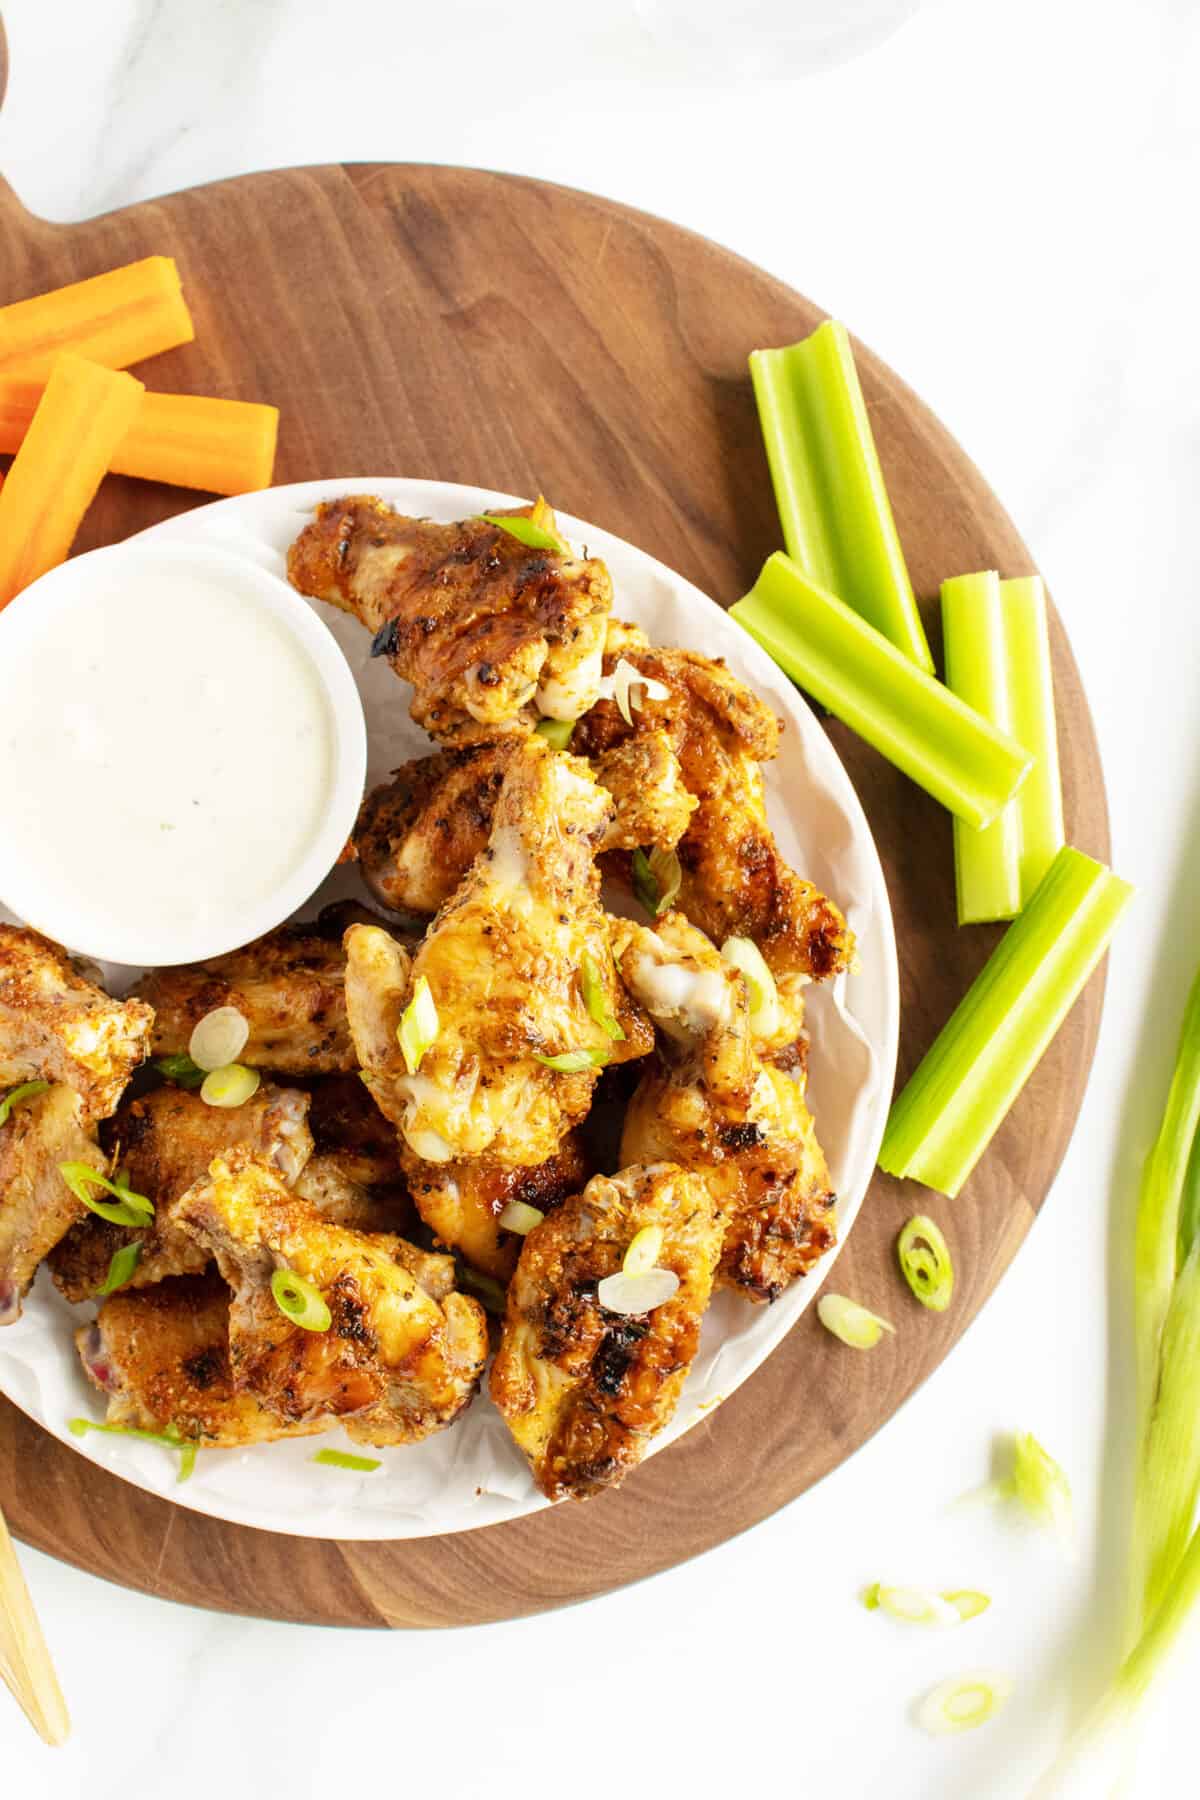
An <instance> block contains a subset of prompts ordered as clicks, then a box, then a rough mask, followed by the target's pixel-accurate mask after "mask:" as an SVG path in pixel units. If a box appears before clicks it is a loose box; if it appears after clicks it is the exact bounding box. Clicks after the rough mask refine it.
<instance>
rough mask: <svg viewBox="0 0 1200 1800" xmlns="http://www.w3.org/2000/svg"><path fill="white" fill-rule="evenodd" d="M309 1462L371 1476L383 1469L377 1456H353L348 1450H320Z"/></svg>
mask: <svg viewBox="0 0 1200 1800" xmlns="http://www.w3.org/2000/svg"><path fill="white" fill-rule="evenodd" d="M309 1461H310V1462H315V1463H322V1464H323V1465H324V1466H325V1468H327V1469H353V1470H354V1471H355V1473H356V1474H359V1475H370V1474H372V1473H373V1472H374V1471H375V1470H376V1469H381V1468H382V1467H383V1464H382V1463H381V1462H380V1460H379V1458H378V1457H377V1456H351V1454H350V1452H349V1451H348V1450H318V1451H317V1453H316V1455H315V1456H313V1457H310V1458H309Z"/></svg>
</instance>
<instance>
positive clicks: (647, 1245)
mask: <svg viewBox="0 0 1200 1800" xmlns="http://www.w3.org/2000/svg"><path fill="white" fill-rule="evenodd" d="M662 1247H663V1228H662V1226H661V1225H643V1226H642V1229H641V1230H640V1231H635V1232H634V1234H633V1237H632V1238H631V1239H630V1241H629V1248H628V1249H627V1250H626V1252H625V1256H624V1259H623V1260H622V1263H621V1268H622V1269H623V1270H624V1272H625V1274H626V1275H648V1274H649V1273H650V1271H651V1269H652V1268H654V1266H655V1264H656V1263H657V1262H658V1259H659V1257H660V1256H661V1255H662Z"/></svg>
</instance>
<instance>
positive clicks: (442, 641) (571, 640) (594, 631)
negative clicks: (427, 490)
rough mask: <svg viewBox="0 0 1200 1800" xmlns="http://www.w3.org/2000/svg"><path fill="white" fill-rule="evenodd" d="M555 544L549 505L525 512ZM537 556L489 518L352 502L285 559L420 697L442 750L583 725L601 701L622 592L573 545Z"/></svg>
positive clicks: (324, 509)
mask: <svg viewBox="0 0 1200 1800" xmlns="http://www.w3.org/2000/svg"><path fill="white" fill-rule="evenodd" d="M514 516H523V517H528V518H531V519H532V520H533V522H534V523H535V524H536V525H537V526H539V527H540V528H541V531H542V532H543V533H547V534H549V535H550V536H551V537H552V538H555V539H557V532H556V527H555V520H554V514H553V512H552V511H551V509H550V508H549V507H548V506H547V505H546V504H545V502H544V501H542V500H539V501H537V502H536V503H535V504H534V505H532V506H527V507H520V508H516V509H514ZM557 543H558V545H559V546H560V547H556V548H535V549H531V548H529V547H528V546H527V545H525V544H523V543H521V542H520V541H519V540H518V539H517V538H516V537H515V536H513V535H512V534H511V533H510V532H508V531H505V530H504V529H502V527H500V526H498V525H493V524H489V523H488V521H487V520H486V519H483V518H473V519H465V520H463V521H462V522H461V523H458V524H450V525H447V524H440V523H438V522H436V521H435V520H432V519H412V518H406V517H405V516H404V515H403V514H401V513H397V512H394V511H393V509H392V508H391V507H390V506H387V505H386V504H385V503H384V502H383V501H382V500H378V499H372V498H371V497H370V496H369V495H351V496H349V497H347V498H346V499H343V500H332V501H329V502H327V503H326V504H324V505H321V506H319V507H318V508H317V514H316V518H315V519H314V521H313V522H312V524H310V525H307V526H306V527H305V529H304V530H303V531H302V532H301V534H300V536H299V537H298V538H297V539H296V542H295V543H294V544H293V545H292V547H291V550H290V551H289V553H288V577H289V579H290V581H291V582H292V585H293V587H296V588H298V589H299V590H300V592H301V593H302V594H307V595H310V596H311V597H312V598H314V599H318V600H326V601H328V602H329V603H330V604H331V605H333V606H338V607H340V608H341V609H342V610H343V611H344V612H348V613H351V614H352V615H353V616H354V617H355V618H356V619H359V620H361V622H362V623H363V624H364V625H365V626H366V628H367V630H368V631H370V632H372V633H373V634H374V640H375V641H374V644H373V646H372V653H373V654H374V655H376V656H386V657H387V658H388V660H389V662H390V663H391V665H392V667H393V669H395V671H396V673H397V674H398V675H400V676H402V677H403V679H404V680H406V681H410V682H411V683H412V685H413V688H414V690H415V691H414V694H413V700H412V708H411V710H412V716H413V718H414V719H415V720H416V721H417V723H418V724H420V725H423V726H424V727H425V729H426V730H427V731H428V732H429V733H430V734H431V736H433V737H435V738H439V739H440V740H441V741H442V742H443V743H453V744H462V743H468V742H474V741H478V740H479V739H482V738H490V737H495V736H496V735H497V734H498V733H502V732H505V731H528V730H530V729H531V727H532V726H533V725H534V724H535V723H536V722H537V718H538V715H539V714H547V715H549V716H550V717H552V718H556V719H576V718H578V717H579V715H580V714H581V713H582V712H585V711H586V710H587V708H588V707H589V706H590V705H591V704H592V701H593V700H594V699H595V697H596V694H597V692H598V690H599V683H600V659H601V655H602V652H603V648H604V632H605V622H606V619H607V617H608V611H609V607H610V606H611V604H612V583H611V582H610V580H609V576H608V571H607V569H606V568H605V566H604V564H603V563H602V562H599V561H597V560H596V559H595V558H589V559H587V560H580V559H578V558H577V557H575V556H574V554H573V553H572V551H571V550H570V547H569V546H568V545H566V544H565V543H563V542H562V540H561V539H557Z"/></svg>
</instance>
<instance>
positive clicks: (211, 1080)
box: [200, 1063, 262, 1108]
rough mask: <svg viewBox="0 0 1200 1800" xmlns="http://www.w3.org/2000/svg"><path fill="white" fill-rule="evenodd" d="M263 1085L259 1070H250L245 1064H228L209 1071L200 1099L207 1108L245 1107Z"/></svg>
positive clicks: (201, 1088)
mask: <svg viewBox="0 0 1200 1800" xmlns="http://www.w3.org/2000/svg"><path fill="white" fill-rule="evenodd" d="M261 1083H262V1076H261V1075H260V1074H259V1072H258V1070H257V1069H248V1068H247V1067H246V1065H245V1063H227V1064H225V1065H224V1066H223V1067H222V1068H219V1069H210V1070H209V1072H208V1074H207V1075H206V1076H205V1077H204V1080H203V1082H202V1083H201V1085H200V1098H201V1099H202V1100H203V1101H204V1104H205V1105H206V1106H222V1107H229V1108H232V1107H235V1106H245V1104H246V1102H247V1100H252V1099H253V1098H254V1096H255V1094H257V1092H258V1090H259V1087H260V1085H261Z"/></svg>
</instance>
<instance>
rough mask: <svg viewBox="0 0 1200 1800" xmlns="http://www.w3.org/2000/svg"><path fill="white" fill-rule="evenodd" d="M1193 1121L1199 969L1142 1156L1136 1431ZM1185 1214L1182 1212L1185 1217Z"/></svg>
mask: <svg viewBox="0 0 1200 1800" xmlns="http://www.w3.org/2000/svg"><path fill="white" fill-rule="evenodd" d="M1198 1127H1200V974H1198V975H1197V976H1196V979H1195V981H1194V982H1193V984H1192V991H1191V994H1190V996H1189V998H1188V1003H1187V1007H1186V1008H1185V1011H1184V1015H1183V1028H1182V1031H1181V1033H1180V1039H1179V1052H1178V1056H1177V1058H1176V1062H1175V1072H1174V1075H1173V1076H1172V1078H1171V1089H1170V1092H1169V1094H1168V1095H1167V1105H1166V1110H1165V1112H1164V1113H1163V1121H1162V1126H1161V1128H1160V1130H1159V1134H1158V1137H1157V1138H1156V1140H1155V1143H1154V1147H1153V1149H1152V1150H1151V1152H1150V1154H1149V1156H1148V1157H1147V1158H1146V1166H1145V1169H1144V1170H1143V1173H1142V1188H1141V1195H1140V1197H1139V1200H1138V1214H1137V1226H1136V1230H1135V1234H1134V1255H1133V1283H1134V1286H1133V1327H1134V1348H1135V1355H1136V1359H1137V1400H1138V1421H1139V1430H1140V1431H1143V1432H1147V1431H1148V1430H1149V1424H1150V1421H1151V1419H1152V1417H1153V1412H1154V1404H1155V1399H1156V1396H1157V1393H1158V1386H1159V1377H1160V1372H1161V1368H1162V1344H1163V1329H1164V1326H1165V1325H1166V1322H1167V1315H1168V1312H1169V1311H1170V1308H1171V1301H1172V1290H1173V1288H1174V1286H1175V1276H1176V1272H1177V1270H1178V1266H1179V1250H1180V1220H1181V1202H1182V1200H1183V1196H1184V1190H1185V1183H1186V1178H1187V1175H1188V1168H1189V1163H1190V1160H1191V1157H1192V1151H1193V1145H1194V1144H1195V1142H1196V1135H1197V1128H1198ZM1189 1211H1190V1209H1189ZM1186 1221H1187V1215H1185V1224H1186ZM1189 1248H1190V1246H1189ZM1186 1266H1187V1264H1186V1262H1185V1264H1184V1267H1185V1268H1186Z"/></svg>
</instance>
